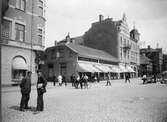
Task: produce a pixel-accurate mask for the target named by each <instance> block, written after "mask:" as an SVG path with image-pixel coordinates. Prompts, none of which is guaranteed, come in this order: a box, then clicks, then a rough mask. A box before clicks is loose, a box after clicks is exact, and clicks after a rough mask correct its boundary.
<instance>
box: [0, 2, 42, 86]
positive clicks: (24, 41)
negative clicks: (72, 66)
mask: <svg viewBox="0 0 167 122" xmlns="http://www.w3.org/2000/svg"><path fill="white" fill-rule="evenodd" d="M6 5H7V7H6V9H5V10H3V17H2V18H3V19H2V22H1V40H0V43H1V73H2V74H1V76H2V77H1V82H2V85H7V84H15V83H18V82H19V81H20V80H21V78H22V77H23V75H24V74H25V71H27V70H29V71H31V72H32V83H34V82H36V80H37V74H36V71H37V70H38V68H39V66H40V62H39V61H37V55H38V53H39V52H42V51H43V50H44V42H45V0H8V1H7V4H6Z"/></svg>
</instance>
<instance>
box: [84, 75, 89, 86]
mask: <svg viewBox="0 0 167 122" xmlns="http://www.w3.org/2000/svg"><path fill="white" fill-rule="evenodd" d="M84 87H85V88H87V89H88V76H87V75H86V74H85V75H84Z"/></svg>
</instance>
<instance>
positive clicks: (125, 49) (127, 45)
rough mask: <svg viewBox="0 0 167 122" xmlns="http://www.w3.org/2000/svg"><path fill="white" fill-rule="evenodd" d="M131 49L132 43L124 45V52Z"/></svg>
mask: <svg viewBox="0 0 167 122" xmlns="http://www.w3.org/2000/svg"><path fill="white" fill-rule="evenodd" d="M130 49H131V45H130V44H126V45H124V46H123V50H124V52H126V51H128V50H130Z"/></svg>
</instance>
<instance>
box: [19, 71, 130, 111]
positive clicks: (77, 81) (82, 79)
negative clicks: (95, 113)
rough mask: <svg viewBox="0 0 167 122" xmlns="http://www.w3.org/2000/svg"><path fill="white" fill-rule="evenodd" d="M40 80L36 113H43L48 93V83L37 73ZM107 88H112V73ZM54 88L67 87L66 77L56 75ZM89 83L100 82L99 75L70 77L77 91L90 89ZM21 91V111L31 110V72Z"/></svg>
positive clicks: (108, 74) (107, 75)
mask: <svg viewBox="0 0 167 122" xmlns="http://www.w3.org/2000/svg"><path fill="white" fill-rule="evenodd" d="M37 74H38V79H37V85H36V86H37V106H36V111H43V110H44V100H43V94H44V93H45V92H46V85H47V81H46V79H45V78H44V76H43V74H42V72H41V71H38V72H37ZM105 76H106V78H105V80H106V86H111V76H110V73H107V74H106V75H105ZM52 80H53V86H56V84H57V85H58V86H60V87H61V86H62V85H63V84H64V85H65V86H67V80H66V78H65V76H64V75H58V76H57V75H54V76H53V79H52ZM88 81H94V82H100V78H99V77H98V76H97V75H94V76H93V77H90V76H89V77H88V75H87V74H86V73H80V74H79V73H77V74H72V75H71V77H70V82H71V83H72V87H74V88H76V89H79V88H80V89H88V87H89V84H88ZM127 81H129V83H130V80H129V76H126V78H125V83H126V82H127ZM20 89H21V95H22V97H21V102H20V111H24V110H25V109H31V108H30V107H29V106H28V102H29V99H30V93H31V72H30V71H27V72H26V75H25V76H24V77H23V78H22V80H21V83H20Z"/></svg>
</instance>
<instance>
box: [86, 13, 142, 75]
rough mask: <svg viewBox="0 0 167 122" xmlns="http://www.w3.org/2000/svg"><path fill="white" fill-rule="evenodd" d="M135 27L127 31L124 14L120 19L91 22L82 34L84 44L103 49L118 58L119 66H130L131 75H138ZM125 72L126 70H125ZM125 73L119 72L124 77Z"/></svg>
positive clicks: (137, 48) (137, 38) (137, 35)
mask: <svg viewBox="0 0 167 122" xmlns="http://www.w3.org/2000/svg"><path fill="white" fill-rule="evenodd" d="M139 37H140V34H139V32H138V30H137V29H135V28H134V29H133V30H131V31H129V27H128V24H127V18H126V16H125V14H124V15H123V17H122V19H121V20H118V21H113V19H112V18H107V19H103V16H102V15H100V16H99V21H98V22H95V23H93V24H92V27H91V28H90V29H89V30H88V31H87V32H86V33H85V35H84V44H85V45H86V46H88V47H92V48H95V49H100V50H104V51H106V52H108V53H110V54H111V55H113V56H115V57H117V58H118V59H119V60H120V67H122V68H124V69H126V68H127V67H131V68H132V69H133V71H134V72H133V73H132V72H131V73H130V74H131V76H132V77H135V76H138V67H139V61H140V60H139V59H140V57H139V44H138V42H139V40H140V38H139ZM125 72H126V71H125ZM124 76H125V73H121V77H122V78H124Z"/></svg>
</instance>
